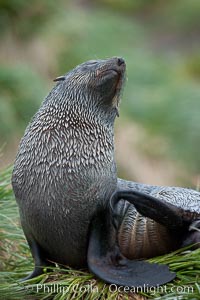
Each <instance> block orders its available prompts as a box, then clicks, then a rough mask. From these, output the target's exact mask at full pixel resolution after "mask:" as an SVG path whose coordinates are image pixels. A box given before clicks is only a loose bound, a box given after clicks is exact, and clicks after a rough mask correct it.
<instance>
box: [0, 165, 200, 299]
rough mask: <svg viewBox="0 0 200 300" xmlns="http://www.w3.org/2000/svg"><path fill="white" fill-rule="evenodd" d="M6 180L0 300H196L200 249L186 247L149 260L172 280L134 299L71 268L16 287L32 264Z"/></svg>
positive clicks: (5, 177)
mask: <svg viewBox="0 0 200 300" xmlns="http://www.w3.org/2000/svg"><path fill="white" fill-rule="evenodd" d="M10 177H11V168H9V169H7V170H6V171H5V172H3V173H1V174H0V299H4V300H5V299H6V300H10V299H12V300H18V299H34V300H36V299H43V300H44V299H45V300H49V299H53V300H57V299H61V300H66V299H91V300H95V299H96V300H97V299H98V300H103V299H145V298H146V297H148V298H153V299H161V298H162V299H200V284H199V282H200V249H198V250H195V251H190V250H189V247H188V248H185V249H181V250H178V251H175V252H173V253H170V254H167V255H164V256H161V257H157V258H154V259H152V260H151V261H154V262H159V263H165V264H167V265H168V266H169V267H170V269H171V270H172V271H175V272H177V277H176V279H175V280H174V281H173V282H172V283H168V284H167V285H164V286H161V287H159V288H150V287H149V290H148V289H146V291H145V292H141V291H140V293H139V294H140V296H139V295H138V296H135V294H134V289H132V290H131V291H129V292H127V291H125V292H122V291H117V290H116V288H115V287H114V286H112V287H111V286H109V285H107V284H105V283H104V282H102V281H101V280H99V279H97V278H95V277H94V276H93V275H92V274H90V273H89V272H88V271H87V270H73V269H70V268H67V269H62V268H58V267H55V268H52V272H50V273H48V274H47V273H45V274H43V275H41V276H39V277H37V278H34V279H31V280H29V281H27V282H26V283H21V282H20V281H19V280H20V279H21V278H23V277H24V276H26V275H27V274H28V273H29V272H30V271H31V270H32V268H33V262H32V258H31V255H30V251H29V248H28V245H27V243H26V241H25V238H24V235H23V232H22V229H21V227H20V223H19V216H18V209H17V206H16V203H15V200H14V196H13V193H12V190H11V186H10ZM143 297H144V298H143Z"/></svg>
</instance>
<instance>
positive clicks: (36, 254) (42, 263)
mask: <svg viewBox="0 0 200 300" xmlns="http://www.w3.org/2000/svg"><path fill="white" fill-rule="evenodd" d="M24 232H25V231H24ZM25 236H26V239H27V241H28V244H29V247H30V250H31V253H32V256H33V259H34V264H35V267H34V270H33V272H32V273H30V274H29V275H28V276H26V277H25V278H22V279H21V280H20V281H26V280H29V279H31V278H34V277H37V276H39V275H42V274H43V273H44V270H43V269H44V268H45V267H50V266H53V265H54V264H53V263H51V262H50V261H48V260H47V259H46V257H45V254H44V252H43V251H42V249H41V247H40V246H39V245H38V243H37V242H36V241H35V239H34V238H32V237H31V235H30V234H29V235H28V236H27V235H26V234H25Z"/></svg>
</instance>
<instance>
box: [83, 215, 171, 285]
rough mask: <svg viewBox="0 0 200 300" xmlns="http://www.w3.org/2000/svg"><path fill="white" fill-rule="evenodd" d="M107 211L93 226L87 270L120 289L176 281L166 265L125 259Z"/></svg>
mask: <svg viewBox="0 0 200 300" xmlns="http://www.w3.org/2000/svg"><path fill="white" fill-rule="evenodd" d="M111 221H112V215H110V213H108V211H103V212H101V213H99V214H98V215H97V216H96V217H95V218H94V220H93V221H92V224H91V229H90V235H89V245H88V253H87V262H88V267H89V269H90V271H91V272H92V273H94V274H95V275H97V276H98V277H99V278H101V279H103V280H104V281H105V282H108V283H113V284H116V285H119V286H129V287H133V286H134V287H139V286H140V287H141V286H145V285H147V286H157V285H161V284H164V283H167V282H169V281H171V280H172V279H174V278H175V276H176V274H175V273H172V272H170V271H169V269H168V267H167V266H166V265H159V264H155V263H149V262H146V261H139V260H138V261H136V260H129V259H127V258H125V257H124V256H123V255H122V254H121V253H120V250H119V248H118V246H117V242H116V231H115V229H114V227H113V226H112V224H111Z"/></svg>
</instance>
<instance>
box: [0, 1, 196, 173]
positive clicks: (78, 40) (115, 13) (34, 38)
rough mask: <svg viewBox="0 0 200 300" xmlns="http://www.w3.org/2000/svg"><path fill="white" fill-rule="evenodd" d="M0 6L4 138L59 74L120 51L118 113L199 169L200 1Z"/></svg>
mask: <svg viewBox="0 0 200 300" xmlns="http://www.w3.org/2000/svg"><path fill="white" fill-rule="evenodd" d="M0 11H1V13H0V22H1V23H2V22H3V23H2V24H3V25H2V28H4V30H2V39H1V47H0V56H1V54H2V59H0V63H1V65H2V66H1V70H0V87H1V90H0V98H1V102H0V142H1V143H2V144H4V143H5V142H6V143H7V145H8V147H9V144H10V141H12V137H13V136H21V135H22V133H23V130H24V128H25V126H26V124H27V123H28V121H29V120H30V118H31V116H32V115H33V114H34V112H35V111H36V109H37V108H38V106H39V104H40V103H41V101H42V99H43V97H44V96H45V94H46V93H47V91H48V88H49V87H50V85H51V86H52V84H51V81H52V79H53V78H54V77H56V76H58V75H61V74H63V73H65V72H67V71H68V70H69V69H71V68H73V67H74V66H75V65H77V64H79V63H81V62H83V61H85V60H88V59H91V58H92V59H95V58H104V57H110V56H116V55H118V56H123V57H124V58H125V59H126V62H127V74H128V82H127V84H126V88H125V92H124V96H123V101H122V105H121V115H122V116H126V118H127V117H128V118H129V120H130V121H131V120H132V119H133V120H135V121H136V122H138V123H140V124H141V125H142V127H144V128H145V129H146V130H147V131H149V134H150V135H152V134H154V135H162V136H164V137H165V138H166V139H167V141H168V144H169V149H168V151H169V155H171V156H172V157H174V158H175V159H177V160H180V161H182V162H183V163H184V164H186V165H187V167H189V168H190V170H191V171H192V170H193V172H198V170H199V168H200V158H199V155H198V150H199V147H200V135H199V132H200V122H199V111H200V102H199V98H200V86H199V78H200V77H199V76H200V75H199V74H200V64H199V53H198V51H199V43H200V40H199V36H200V26H199V18H200V9H199V1H198V0H192V1H180V0H176V1H167V3H164V2H163V1H160V0H154V1H151V4H150V3H149V2H148V3H147V2H146V1H144V0H140V1H129V0H127V1H121V0H118V1H111V0H104V1H98V0H96V1H93V2H90V1H88V5H83V4H82V5H80V4H79V1H67V2H65V1H61V0H60V1H57V2H56V4H55V2H53V1H47V0H46V1H43V2H42V4H41V3H40V1H36V2H35V3H34V5H31V7H30V5H29V4H28V3H27V2H26V1H19V0H18V1H10V2H9V3H7V1H3V2H2V1H1V3H0ZM30 12H31V13H30ZM25 32H26V33H25ZM21 52H22V53H24V56H22V54H21ZM35 52H36V53H35ZM147 142H148V141H147ZM5 151H6V150H5ZM152 152H153V150H152Z"/></svg>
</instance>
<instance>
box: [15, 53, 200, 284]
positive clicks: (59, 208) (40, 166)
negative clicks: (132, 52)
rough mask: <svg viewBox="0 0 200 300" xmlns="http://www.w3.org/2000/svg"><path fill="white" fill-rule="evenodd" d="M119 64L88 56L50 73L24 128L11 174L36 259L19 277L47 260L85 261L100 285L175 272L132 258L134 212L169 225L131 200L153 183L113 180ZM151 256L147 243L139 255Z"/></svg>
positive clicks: (163, 278)
mask: <svg viewBox="0 0 200 300" xmlns="http://www.w3.org/2000/svg"><path fill="white" fill-rule="evenodd" d="M125 68H126V66H125V61H124V60H123V59H122V58H118V57H114V58H111V59H106V60H96V61H94V60H93V61H88V62H86V63H83V64H81V65H79V66H77V67H76V68H75V69H73V70H72V71H70V72H69V73H67V74H65V75H64V76H60V77H58V78H56V79H55V81H56V82H57V84H56V85H55V86H54V88H53V89H52V91H51V92H50V93H49V95H48V96H47V97H46V98H45V99H44V101H43V102H42V105H41V107H40V109H39V110H38V112H37V113H36V114H35V116H34V117H33V119H32V121H31V122H30V124H29V125H28V127H27V129H26V131H25V134H24V137H23V138H22V140H21V143H20V146H19V151H18V154H17V157H16V160H15V165H14V170H13V175H12V186H13V190H14V193H15V197H16V200H17V203H18V206H19V212H20V218H21V224H22V228H23V231H24V234H25V236H26V239H27V241H28V244H29V246H30V249H31V252H32V256H33V259H34V262H35V269H34V271H33V273H31V274H30V275H29V276H28V277H27V278H25V279H29V278H32V277H35V276H37V275H39V274H41V273H42V272H43V269H42V267H44V266H48V265H50V264H51V263H50V262H55V263H58V264H62V265H70V266H72V267H76V268H80V267H84V266H88V267H89V269H90V270H91V271H92V272H93V273H95V274H96V275H98V276H99V277H100V278H102V279H103V280H105V281H106V282H110V283H115V284H119V285H127V286H141V285H143V284H149V286H153V285H157V284H163V283H166V282H168V281H171V280H172V279H173V278H174V277H175V273H172V272H170V271H169V270H168V268H167V266H164V265H158V264H150V263H148V262H146V261H136V260H133V259H135V258H141V256H140V255H139V254H136V255H134V253H136V252H137V249H139V248H140V247H141V243H139V244H137V243H135V240H134V242H132V243H129V240H130V239H131V237H132V236H133V230H132V231H131V230H130V228H134V224H135V223H134V218H133V215H135V214H136V213H137V210H138V211H139V212H140V213H142V214H143V215H145V216H147V217H149V218H151V219H153V220H155V221H153V222H154V224H157V225H156V226H158V227H159V226H164V227H165V228H166V229H165V231H167V232H168V230H169V229H168V227H170V226H169V224H168V222H164V224H163V222H160V223H161V224H160V223H159V222H158V221H159V220H160V219H159V218H157V217H156V213H155V210H154V211H153V212H154V213H150V214H149V213H148V212H147V211H148V209H146V210H144V209H143V210H142V209H141V207H138V206H137V203H136V202H135V198H134V197H136V196H135V194H136V193H137V202H139V200H138V199H141V200H142V199H147V200H148V199H150V200H152V199H154V198H153V196H152V195H150V192H149V190H153V191H154V190H155V189H156V188H155V187H152V189H151V188H149V187H148V186H143V185H141V184H137V183H130V182H127V181H123V180H121V179H117V172H116V165H115V160H114V141H113V139H114V138H113V137H114V133H113V127H114V120H115V118H116V116H117V115H118V105H119V100H120V92H121V89H122V86H123V82H124V78H125ZM124 187H125V190H126V191H125V192H124V193H122V191H123V190H124ZM148 189H149V190H148ZM113 193H114V194H113ZM120 193H121V194H120ZM144 193H145V194H144ZM175 193H176V191H175ZM189 193H190V192H189ZM130 194H131V195H132V198H131V197H130ZM112 195H113V196H112ZM144 195H145V196H144ZM113 199H115V201H114V200H113ZM116 199H117V200H116ZM133 199H134V200H133ZM155 199H156V198H155ZM155 199H154V200H155ZM113 201H114V202H115V203H114V204H113ZM155 201H158V202H159V201H160V200H158V199H156V200H155ZM141 203H142V201H141ZM149 203H151V202H150V201H147V203H146V206H148V205H149ZM156 203H157V202H156ZM198 205H199V202H198ZM198 207H199V206H198ZM158 208H159V207H158ZM166 209H167V208H166V206H164V209H163V213H164V211H165V210H166ZM130 212H131V213H130ZM141 218H143V219H145V218H144V217H141ZM190 219H191V220H193V218H190ZM196 219H197V218H196ZM192 224H193V223H192ZM195 224H196V223H195ZM190 225H191V222H189V223H188V224H187V226H190ZM193 225H194V224H193ZM156 226H155V227H152V228H153V229H156V228H157V227H156ZM187 226H186V229H184V230H185V232H186V231H187V230H188V228H189V227H187ZM195 226H196V225H195ZM193 227H194V226H193ZM184 228H185V227H184ZM195 228H196V227H195ZM153 229H152V230H153ZM157 230H158V229H157ZM141 232H143V231H142V230H141ZM167 234H168V236H169V237H170V238H171V235H170V234H171V233H167ZM194 238H195V239H196V236H195V237H194V236H193V239H194ZM157 240H158V242H159V241H160V240H162V238H161V237H160V238H158V237H157ZM189 240H191V238H190V237H189ZM153 248H155V245H154V246H153ZM163 248H164V250H163V251H164V253H165V252H166V251H169V249H168V248H167V249H165V246H163ZM150 252H151V253H150ZM154 253H155V251H152V248H151V245H148V246H145V250H144V251H143V252H142V258H143V254H144V256H147V257H149V256H152V254H153V255H154ZM149 254H150V255H149Z"/></svg>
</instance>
